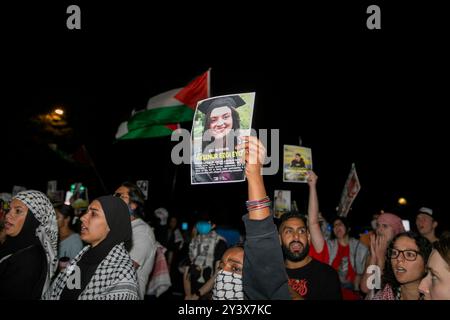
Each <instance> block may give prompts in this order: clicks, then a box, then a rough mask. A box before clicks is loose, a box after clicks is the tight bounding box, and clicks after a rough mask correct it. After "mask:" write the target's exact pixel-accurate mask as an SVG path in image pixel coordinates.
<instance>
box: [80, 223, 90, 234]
mask: <svg viewBox="0 0 450 320" xmlns="http://www.w3.org/2000/svg"><path fill="white" fill-rule="evenodd" d="M86 232H88V228H86V226H85V225H84V224H82V225H81V230H80V233H86Z"/></svg>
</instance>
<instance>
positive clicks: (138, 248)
mask: <svg viewBox="0 0 450 320" xmlns="http://www.w3.org/2000/svg"><path fill="white" fill-rule="evenodd" d="M114 196H116V197H119V198H121V199H122V200H123V201H125V203H126V204H127V205H128V210H129V212H130V219H131V227H132V238H133V240H132V246H131V249H130V256H131V260H133V266H134V267H135V269H136V273H137V277H138V283H139V297H140V299H142V300H143V299H144V295H145V292H146V286H147V284H148V280H149V276H150V274H151V272H152V270H153V265H154V264H155V253H156V240H155V234H154V233H153V230H152V228H151V227H150V226H149V225H148V224H147V223H146V222H145V221H144V220H143V218H144V201H145V200H144V195H143V194H142V191H141V190H140V189H139V187H138V186H136V185H135V184H133V183H130V182H125V183H122V184H121V185H120V187H119V188H118V189H117V190H116V192H115V194H114Z"/></svg>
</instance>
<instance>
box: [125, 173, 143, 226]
mask: <svg viewBox="0 0 450 320" xmlns="http://www.w3.org/2000/svg"><path fill="white" fill-rule="evenodd" d="M120 186H122V187H125V188H127V189H128V196H129V197H130V203H134V204H135V205H136V209H135V210H134V211H133V214H134V215H136V216H138V217H139V218H141V219H144V204H145V197H144V194H143V193H142V191H141V189H140V188H139V187H138V186H137V185H135V184H134V183H132V182H128V181H127V182H124V183H122V184H121V185H120Z"/></svg>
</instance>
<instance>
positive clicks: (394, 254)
mask: <svg viewBox="0 0 450 320" xmlns="http://www.w3.org/2000/svg"><path fill="white" fill-rule="evenodd" d="M400 253H401V254H403V257H404V258H405V260H407V261H416V259H417V255H418V254H420V252H418V251H415V250H398V249H389V250H388V256H389V258H391V259H397V258H398V257H399V256H400Z"/></svg>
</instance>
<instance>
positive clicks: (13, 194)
mask: <svg viewBox="0 0 450 320" xmlns="http://www.w3.org/2000/svg"><path fill="white" fill-rule="evenodd" d="M25 190H27V188H25V187H22V186H13V189H12V193H11V195H12V196H13V197H15V196H16V194H18V193H19V192H22V191H25Z"/></svg>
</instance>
